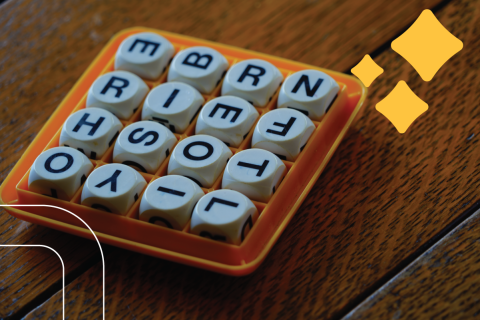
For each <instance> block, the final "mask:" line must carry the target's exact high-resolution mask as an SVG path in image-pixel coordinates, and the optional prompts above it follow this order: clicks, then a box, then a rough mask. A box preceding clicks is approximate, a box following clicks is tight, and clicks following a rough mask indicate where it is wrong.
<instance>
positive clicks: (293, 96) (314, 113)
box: [277, 70, 340, 120]
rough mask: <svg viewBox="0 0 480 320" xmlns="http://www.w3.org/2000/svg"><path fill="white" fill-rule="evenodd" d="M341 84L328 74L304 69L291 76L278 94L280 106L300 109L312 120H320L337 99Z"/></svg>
mask: <svg viewBox="0 0 480 320" xmlns="http://www.w3.org/2000/svg"><path fill="white" fill-rule="evenodd" d="M339 89H340V86H339V85H338V83H337V82H335V80H333V78H332V77H330V76H329V75H328V74H326V73H323V72H321V71H317V70H303V71H299V72H296V73H294V74H292V75H291V76H289V77H288V78H287V79H286V80H285V82H284V83H283V85H282V88H281V89H280V93H279V95H278V101H277V106H278V108H292V109H298V110H300V111H301V112H302V113H304V114H306V115H307V116H308V117H309V118H310V119H312V120H319V119H320V118H321V117H322V116H323V115H324V114H325V112H327V109H328V107H330V104H331V103H332V102H333V100H334V99H335V97H336V95H337V93H338V90H339Z"/></svg>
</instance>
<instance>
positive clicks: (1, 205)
mask: <svg viewBox="0 0 480 320" xmlns="http://www.w3.org/2000/svg"><path fill="white" fill-rule="evenodd" d="M0 207H47V208H55V209H60V210H62V211H65V212H68V213H70V214H71V215H73V216H75V217H76V218H77V219H78V220H80V221H82V222H83V224H84V225H85V226H86V227H87V228H88V229H89V230H90V232H91V233H92V234H93V236H94V237H95V240H96V241H97V244H98V248H100V254H101V256H102V298H103V300H102V305H103V320H105V257H104V256H103V250H102V246H101V245H100V241H98V238H97V236H96V235H95V233H94V232H93V230H92V228H90V226H89V225H88V224H87V223H86V222H85V221H83V220H82V219H81V218H80V217H79V216H77V215H76V214H75V213H73V212H71V211H69V210H67V209H64V208H61V207H57V206H51V205H48V204H0ZM4 246H11V247H14V246H22V245H4ZM25 246H38V247H46V248H49V249H51V250H53V249H52V248H50V247H48V246H43V245H25ZM53 251H54V252H55V253H56V254H57V255H58V256H59V257H60V255H59V254H58V253H57V252H56V251H55V250H53ZM60 261H62V266H63V260H62V258H61V257H60ZM63 274H64V276H63V290H62V292H63V319H65V266H63Z"/></svg>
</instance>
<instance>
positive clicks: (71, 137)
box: [60, 108, 123, 160]
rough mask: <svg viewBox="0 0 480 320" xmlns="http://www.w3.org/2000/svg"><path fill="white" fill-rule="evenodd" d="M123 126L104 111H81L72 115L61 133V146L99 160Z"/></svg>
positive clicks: (96, 109)
mask: <svg viewBox="0 0 480 320" xmlns="http://www.w3.org/2000/svg"><path fill="white" fill-rule="evenodd" d="M122 127H123V124H122V123H121V122H120V120H118V119H117V117H115V116H114V115H113V114H111V113H110V112H108V111H107V110H104V109H99V108H88V109H81V110H79V111H77V112H75V113H74V114H72V115H70V116H69V117H68V119H67V121H65V124H64V125H63V127H62V131H61V133H60V145H61V146H65V147H72V148H75V149H77V150H78V151H80V152H82V153H83V154H85V155H86V156H88V157H90V159H93V160H95V159H99V158H101V157H102V156H103V155H104V154H105V151H107V149H108V147H109V146H111V145H112V144H113V143H114V142H115V138H116V137H117V136H118V133H119V132H120V130H121V129H122Z"/></svg>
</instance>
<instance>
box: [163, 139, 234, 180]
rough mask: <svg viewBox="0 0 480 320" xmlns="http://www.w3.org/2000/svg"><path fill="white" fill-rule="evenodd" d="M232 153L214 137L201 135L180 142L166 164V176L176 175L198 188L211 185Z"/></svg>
mask: <svg viewBox="0 0 480 320" xmlns="http://www.w3.org/2000/svg"><path fill="white" fill-rule="evenodd" d="M231 156H232V151H231V150H230V149H229V148H228V147H227V146H226V145H225V143H223V142H222V141H220V140H218V139H217V138H215V137H212V136H207V135H203V134H199V135H195V136H191V137H188V138H186V139H184V140H182V141H180V142H179V143H178V144H177V146H176V147H175V149H174V150H173V153H172V155H171V156H170V161H169V163H168V174H178V175H181V176H185V177H187V178H190V179H192V180H193V181H195V182H196V183H197V184H198V185H199V186H200V187H205V188H209V187H211V186H212V185H213V183H214V182H215V180H216V179H217V178H218V176H219V175H220V174H221V173H222V170H223V169H224V168H225V165H226V164H227V161H228V158H230V157H231Z"/></svg>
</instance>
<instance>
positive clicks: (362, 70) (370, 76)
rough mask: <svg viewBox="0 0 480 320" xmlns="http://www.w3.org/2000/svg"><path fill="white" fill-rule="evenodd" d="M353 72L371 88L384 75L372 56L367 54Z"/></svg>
mask: <svg viewBox="0 0 480 320" xmlns="http://www.w3.org/2000/svg"><path fill="white" fill-rule="evenodd" d="M351 72H352V73H353V74H354V75H356V76H357V78H358V79H360V81H362V82H363V84H364V85H365V87H369V86H370V85H371V84H372V82H373V80H375V79H376V78H377V77H378V76H379V75H381V74H382V73H383V69H382V68H381V67H380V66H379V65H378V64H376V63H375V61H373V59H372V58H371V57H370V55H368V54H366V55H365V57H363V59H362V61H360V62H359V63H358V64H357V65H356V66H355V67H353V68H352V70H351Z"/></svg>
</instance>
